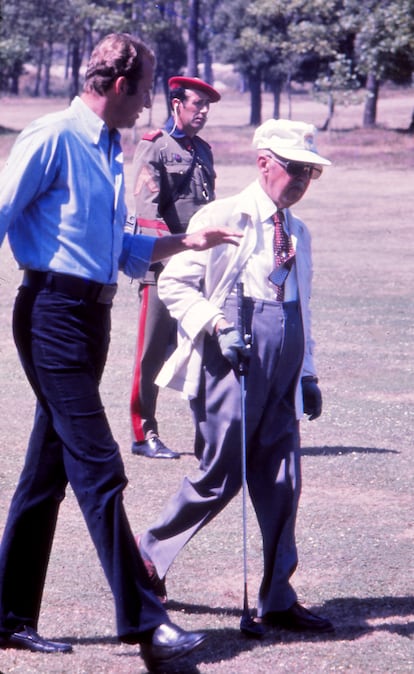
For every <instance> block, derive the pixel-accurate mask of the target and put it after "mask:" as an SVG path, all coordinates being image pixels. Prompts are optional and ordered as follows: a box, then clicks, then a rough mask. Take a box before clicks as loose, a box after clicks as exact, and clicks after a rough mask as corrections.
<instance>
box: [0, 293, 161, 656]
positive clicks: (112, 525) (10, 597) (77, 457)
mask: <svg viewBox="0 0 414 674" xmlns="http://www.w3.org/2000/svg"><path fill="white" fill-rule="evenodd" d="M110 311H111V307H110V305H107V304H99V303H97V302H91V301H83V300H79V299H75V298H73V297H69V296H66V295H63V294H61V293H58V292H53V291H50V290H49V289H43V290H40V291H36V290H33V289H32V288H30V287H21V288H20V289H19V292H18V295H17V299H16V303H15V309H14V319H13V330H14V338H15V342H16V346H17V349H18V352H19V356H20V359H21V362H22V365H23V368H24V370H25V373H26V375H27V377H28V379H29V382H30V384H31V386H32V388H33V390H34V392H35V394H36V397H37V406H36V414H35V420H34V426H33V430H32V433H31V436H30V441H29V445H28V450H27V455H26V460H25V464H24V468H23V471H22V474H21V476H20V480H19V483H18V486H17V489H16V492H15V494H14V497H13V500H12V502H11V506H10V511H9V514H8V519H7V523H6V527H5V531H4V534H3V540H2V545H1V548H0V632H3V633H4V634H7V633H10V632H11V631H15V630H16V629H18V628H19V627H21V626H22V625H29V626H32V627H34V628H35V629H36V628H37V623H38V618H39V611H40V604H41V599H42V593H43V586H44V582H45V576H46V571H47V565H48V560H49V555H50V550H51V546H52V541H53V536H54V531H55V524H56V520H57V516H58V510H59V505H60V503H61V501H62V499H63V498H64V496H65V488H66V485H67V482H68V481H69V483H70V485H71V487H72V489H73V491H74V493H75V495H76V498H77V500H78V503H79V505H80V508H81V510H82V513H83V516H84V518H85V521H86V524H87V526H88V529H89V532H90V535H91V537H92V540H93V542H94V545H95V547H96V550H97V553H98V555H99V559H100V562H101V564H102V567H103V570H104V572H105V575H106V578H107V580H108V582H109V585H110V587H111V590H112V592H113V596H114V600H115V609H116V620H117V631H118V635H119V637H120V638H121V639H123V640H125V641H129V642H131V643H132V642H136V641H139V640H140V633H142V632H144V631H146V630H149V629H152V628H154V627H156V626H157V625H159V624H161V623H163V622H165V619H166V614H165V611H164V608H163V607H162V605H161V604H160V603H159V602H158V600H157V599H156V597H155V596H154V594H153V593H152V591H151V589H150V587H149V583H148V579H147V574H146V571H145V567H144V565H143V562H142V560H141V557H140V555H139V553H138V550H137V546H136V544H135V541H134V537H133V534H132V532H131V529H130V526H129V523H128V520H127V517H126V514H125V511H124V506H123V489H124V488H125V485H126V484H127V479H126V477H125V472H124V467H123V463H122V459H121V456H120V453H119V448H118V445H117V444H116V442H115V440H114V438H113V436H112V433H111V430H110V428H109V425H108V421H107V418H106V414H105V411H104V407H103V404H102V401H101V398H100V394H99V383H100V379H101V376H102V372H103V369H104V365H105V361H106V356H107V351H108V346H109V334H110Z"/></svg>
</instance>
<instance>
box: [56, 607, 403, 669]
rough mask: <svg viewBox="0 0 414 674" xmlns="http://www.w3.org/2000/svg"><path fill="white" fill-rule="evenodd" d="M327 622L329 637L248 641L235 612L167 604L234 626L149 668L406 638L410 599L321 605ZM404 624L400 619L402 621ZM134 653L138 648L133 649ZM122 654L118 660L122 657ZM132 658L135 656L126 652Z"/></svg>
mask: <svg viewBox="0 0 414 674" xmlns="http://www.w3.org/2000/svg"><path fill="white" fill-rule="evenodd" d="M319 610H320V613H321V614H322V615H323V616H325V617H327V618H329V619H330V620H331V621H332V623H333V624H334V625H335V632H334V633H327V634H317V633H308V634H307V633H304V632H289V631H287V630H283V629H278V628H273V627H272V628H269V629H268V630H267V631H266V633H265V635H264V636H263V638H262V639H249V638H247V637H245V636H244V635H243V634H241V632H240V629H239V628H238V621H239V619H240V618H241V615H242V610H241V609H236V608H224V607H211V606H207V605H203V604H188V603H184V602H175V601H170V602H168V611H169V612H171V611H176V612H181V613H186V614H187V615H207V616H234V618H235V619H237V627H234V628H224V629H208V630H205V632H206V634H207V639H206V641H205V643H204V644H203V646H202V647H200V648H198V649H197V650H196V651H195V652H194V653H192V654H190V655H189V656H187V657H185V658H180V659H177V661H173V662H170V663H168V664H166V665H164V666H163V667H162V669H159V670H156V669H151V672H154V674H155V673H156V672H158V673H159V674H161V672H163V673H164V674H200V671H201V670H200V669H199V667H198V665H199V664H201V663H210V664H214V663H219V662H223V661H231V660H232V659H233V658H236V657H237V656H239V655H241V654H242V653H247V652H252V651H254V650H255V649H258V648H262V647H263V646H270V645H272V644H291V643H295V642H298V641H300V642H302V643H303V642H309V643H310V642H321V641H354V640H356V639H359V638H361V637H363V636H366V635H368V634H374V633H378V632H383V633H384V632H385V633H388V634H396V635H398V636H401V637H406V638H411V637H412V635H413V633H414V622H413V621H408V618H409V617H411V616H412V615H413V611H414V597H413V596H407V597H392V596H384V597H362V598H360V597H342V598H340V599H331V600H329V601H327V602H325V603H324V605H323V606H322V607H320V609H319V608H318V612H319ZM405 618H406V619H407V620H404V619H405ZM65 641H67V642H69V643H72V644H73V645H74V646H75V647H76V645H84V646H85V645H86V646H88V645H96V644H101V645H102V644H108V645H111V644H119V641H118V640H117V639H116V638H115V637H89V638H88V637H86V638H80V639H76V640H75V639H70V638H66V639H65ZM137 648H139V646H137ZM125 655H126V653H125V652H123V653H121V654H120V656H122V657H125ZM130 655H131V657H132V656H133V655H134V656H135V651H134V652H131V653H130Z"/></svg>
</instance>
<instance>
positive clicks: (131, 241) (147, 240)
mask: <svg viewBox="0 0 414 674" xmlns="http://www.w3.org/2000/svg"><path fill="white" fill-rule="evenodd" d="M154 243H155V238H154V237H152V236H144V235H142V234H130V233H128V232H125V233H124V238H123V242H122V252H121V255H120V258H119V268H120V270H121V271H123V272H124V274H126V275H127V276H130V277H131V278H140V277H141V276H144V275H145V273H146V272H147V271H148V267H149V265H150V264H151V258H152V251H153V248H154Z"/></svg>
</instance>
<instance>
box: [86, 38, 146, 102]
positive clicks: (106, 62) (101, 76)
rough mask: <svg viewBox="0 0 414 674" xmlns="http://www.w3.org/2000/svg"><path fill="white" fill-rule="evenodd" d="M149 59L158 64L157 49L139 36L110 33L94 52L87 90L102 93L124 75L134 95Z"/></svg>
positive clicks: (131, 93) (88, 71)
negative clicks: (155, 50) (153, 49)
mask: <svg viewBox="0 0 414 674" xmlns="http://www.w3.org/2000/svg"><path fill="white" fill-rule="evenodd" d="M145 58H147V59H149V60H150V61H151V63H155V56H154V52H153V51H152V50H151V49H150V48H149V47H147V45H146V44H145V43H144V42H142V41H141V40H139V39H138V38H136V37H133V36H132V35H129V33H111V34H110V35H106V36H105V37H104V38H103V39H102V40H101V41H100V42H98V44H97V45H96V47H95V48H94V50H93V51H92V54H91V57H90V59H89V63H88V65H87V68H86V73H85V82H84V85H83V90H84V91H85V92H90V91H96V92H97V93H98V94H100V95H101V96H102V95H104V94H105V93H106V92H107V91H108V89H110V87H111V85H112V84H113V82H114V81H115V80H116V79H117V78H118V77H122V76H123V77H125V78H126V80H127V82H128V94H129V95H131V96H132V95H133V94H135V92H136V90H137V86H138V82H139V80H140V79H141V78H142V73H143V61H144V59H145Z"/></svg>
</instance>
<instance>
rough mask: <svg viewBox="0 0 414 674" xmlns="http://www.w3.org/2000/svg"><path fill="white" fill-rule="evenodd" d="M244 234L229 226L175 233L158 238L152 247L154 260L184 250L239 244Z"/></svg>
mask: <svg viewBox="0 0 414 674" xmlns="http://www.w3.org/2000/svg"><path fill="white" fill-rule="evenodd" d="M242 236H243V234H242V232H240V231H237V230H234V229H229V228H228V227H214V226H210V227H204V228H203V229H199V230H198V231H196V232H192V233H191V234H189V233H187V232H186V233H184V234H173V235H172V236H165V237H162V238H157V239H156V241H155V243H154V247H153V249H152V258H151V261H152V262H158V261H159V260H162V259H164V258H166V257H170V256H171V255H175V254H176V253H181V252H183V251H184V250H207V249H208V248H213V247H214V246H218V245H220V244H223V243H230V244H232V245H233V246H238V245H239V242H238V240H237V239H239V238H241V237H242Z"/></svg>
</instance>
